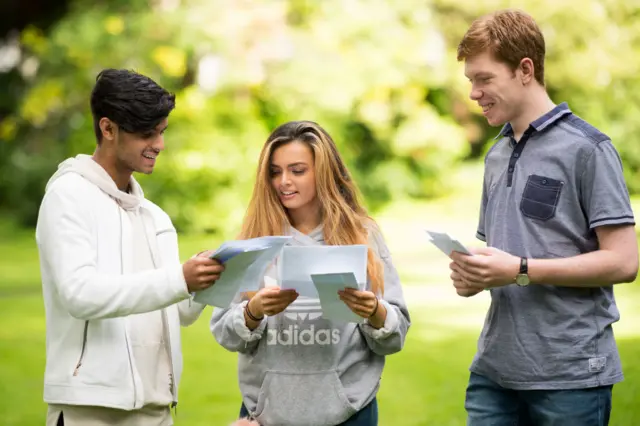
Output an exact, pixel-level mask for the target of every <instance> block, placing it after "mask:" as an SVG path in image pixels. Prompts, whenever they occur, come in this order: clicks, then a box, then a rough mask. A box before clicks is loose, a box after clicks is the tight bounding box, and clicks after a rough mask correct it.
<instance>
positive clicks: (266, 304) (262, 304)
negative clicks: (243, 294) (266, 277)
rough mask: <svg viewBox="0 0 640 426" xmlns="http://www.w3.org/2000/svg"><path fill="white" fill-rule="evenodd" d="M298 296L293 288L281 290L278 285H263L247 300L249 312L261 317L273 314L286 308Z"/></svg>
mask: <svg viewBox="0 0 640 426" xmlns="http://www.w3.org/2000/svg"><path fill="white" fill-rule="evenodd" d="M297 298H298V293H297V292H296V291H295V290H282V289H280V287H265V288H263V289H261V290H260V291H258V292H257V293H256V294H255V296H253V297H252V298H251V300H250V301H249V309H250V310H251V313H252V314H253V315H254V316H256V317H258V318H261V317H263V316H265V315H269V316H273V315H277V314H279V313H280V312H282V311H284V310H285V309H287V306H289V305H290V304H292V303H293V302H294V301H295V300H296V299H297Z"/></svg>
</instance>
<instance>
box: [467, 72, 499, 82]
mask: <svg viewBox="0 0 640 426" xmlns="http://www.w3.org/2000/svg"><path fill="white" fill-rule="evenodd" d="M494 76H495V74H493V73H491V72H486V71H480V72H478V73H476V74H473V75H472V76H471V77H469V76H467V78H468V79H469V80H471V79H473V78H489V77H494Z"/></svg>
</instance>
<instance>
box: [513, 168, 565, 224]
mask: <svg viewBox="0 0 640 426" xmlns="http://www.w3.org/2000/svg"><path fill="white" fill-rule="evenodd" d="M563 186H564V182H563V181H560V180H556V179H552V178H549V177H545V176H539V175H530V176H529V178H528V179H527V184H526V185H525V187H524V191H523V192H522V199H521V201H520V211H522V214H523V215H525V216H527V217H530V218H532V219H538V220H542V221H545V220H549V219H551V218H552V217H553V216H554V215H555V213H556V208H557V206H558V200H559V199H560V193H561V192H562V187H563Z"/></svg>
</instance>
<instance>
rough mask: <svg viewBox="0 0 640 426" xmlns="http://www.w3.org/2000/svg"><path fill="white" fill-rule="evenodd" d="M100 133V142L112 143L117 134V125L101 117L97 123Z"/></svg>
mask: <svg viewBox="0 0 640 426" xmlns="http://www.w3.org/2000/svg"><path fill="white" fill-rule="evenodd" d="M98 125H99V126H100V131H101V132H102V140H105V139H106V140H108V141H113V140H115V138H116V135H117V133H118V125H117V124H116V123H114V122H113V121H111V120H109V119H108V118H107V117H102V118H101V119H100V121H99V122H98Z"/></svg>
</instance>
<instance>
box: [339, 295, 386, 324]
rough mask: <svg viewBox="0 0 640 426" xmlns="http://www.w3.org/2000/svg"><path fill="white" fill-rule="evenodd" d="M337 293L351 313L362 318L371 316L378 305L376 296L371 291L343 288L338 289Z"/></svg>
mask: <svg viewBox="0 0 640 426" xmlns="http://www.w3.org/2000/svg"><path fill="white" fill-rule="evenodd" d="M338 295H339V297H340V300H342V301H343V302H344V303H345V304H346V305H347V306H348V307H349V309H351V311H353V313H355V314H356V315H358V316H361V317H362V318H370V317H371V316H373V315H374V314H375V313H376V311H377V308H378V306H379V301H378V298H377V297H376V295H375V294H373V292H371V291H362V290H356V289H354V288H345V289H344V290H341V291H339V292H338Z"/></svg>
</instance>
